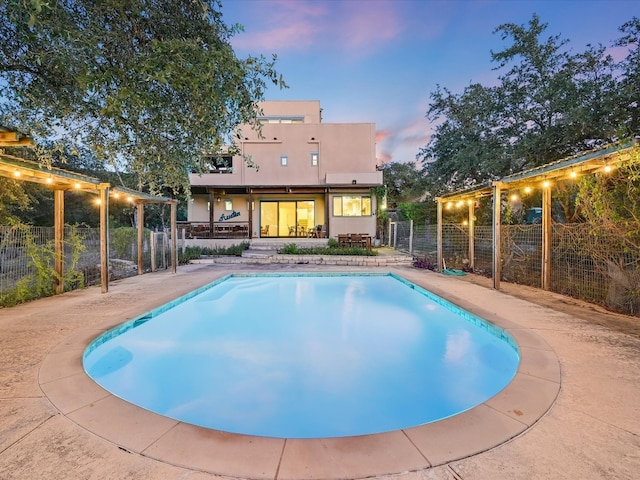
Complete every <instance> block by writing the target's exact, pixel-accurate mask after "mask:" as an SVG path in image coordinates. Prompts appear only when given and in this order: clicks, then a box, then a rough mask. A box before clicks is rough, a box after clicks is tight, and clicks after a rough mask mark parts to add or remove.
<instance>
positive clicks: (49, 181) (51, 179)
mask: <svg viewBox="0 0 640 480" xmlns="http://www.w3.org/2000/svg"><path fill="white" fill-rule="evenodd" d="M47 183H48V184H49V185H51V184H52V183H53V178H51V177H47Z"/></svg>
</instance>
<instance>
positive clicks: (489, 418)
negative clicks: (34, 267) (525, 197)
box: [0, 264, 640, 480]
mask: <svg viewBox="0 0 640 480" xmlns="http://www.w3.org/2000/svg"><path fill="white" fill-rule="evenodd" d="M267 271H269V272H271V271H281V272H326V271H333V272H337V271H349V272H357V271H363V272H365V271H366V272H368V271H384V272H387V271H388V272H393V273H395V274H398V275H400V276H402V277H404V278H406V279H407V280H409V281H412V282H414V283H416V284H419V285H421V286H423V287H425V288H427V289H428V290H430V291H432V292H434V293H436V294H438V295H440V296H442V297H444V298H446V299H448V300H450V301H451V302H453V303H455V304H457V305H459V306H461V307H463V308H466V309H467V310H469V311H471V312H473V313H475V314H477V315H480V316H482V317H483V318H486V319H488V320H490V321H492V322H495V323H497V324H498V325H501V326H503V328H506V329H508V330H509V331H510V332H512V333H513V334H514V336H515V337H516V339H517V340H518V342H519V344H520V347H521V349H522V351H523V361H522V363H521V372H519V374H520V373H521V374H522V375H523V376H522V377H517V378H516V380H515V381H514V382H513V383H512V385H510V386H509V387H507V389H505V391H504V392H501V393H502V394H499V395H498V396H496V397H494V399H490V400H489V401H487V402H485V404H483V405H481V406H480V408H477V409H473V411H470V412H467V413H470V414H469V415H466V414H462V415H460V416H456V417H452V418H451V419H447V420H444V421H441V422H436V423H435V424H431V427H430V429H428V430H420V429H421V428H422V427H417V429H406V430H403V431H399V432H391V434H390V435H387V434H381V435H373V436H365V437H353V438H347V439H340V440H335V439H328V440H317V441H315V440H314V441H311V442H305V441H292V440H278V439H264V438H258V437H247V436H240V435H231V434H224V433H221V432H215V431H210V430H206V429H199V428H197V427H191V426H185V425H184V424H180V422H175V421H173V420H170V419H166V418H165V417H160V416H158V415H155V414H151V413H149V412H146V411H144V410H142V409H139V408H137V407H133V406H131V405H129V404H126V403H125V402H123V401H121V400H119V399H117V398H115V397H113V396H111V395H109V394H108V392H105V391H104V390H102V389H100V387H98V386H97V385H95V384H94V383H93V382H92V380H90V379H89V378H88V377H86V375H84V373H83V372H82V371H81V364H80V359H81V354H82V348H83V345H86V344H87V343H88V342H89V341H90V340H91V339H92V338H93V337H95V336H97V335H98V334H99V333H100V332H102V331H104V330H105V329H106V328H109V327H110V326H113V325H116V324H118V323H121V322H122V321H125V320H128V319H131V318H134V317H136V316H138V315H140V314H142V313H144V312H146V311H149V310H151V309H152V308H154V307H156V306H159V305H161V304H163V303H165V302H167V301H169V300H172V299H174V298H176V297H178V296H180V295H182V294H185V293H187V292H189V291H191V290H193V289H195V288H197V287H200V286H202V285H205V284H207V283H209V282H211V281H213V280H215V279H216V278H219V277H221V276H223V275H226V274H229V273H234V272H267ZM485 280H486V279H482V278H479V277H475V276H467V277H451V276H447V275H442V274H438V273H434V272H430V271H426V270H419V269H415V268H413V267H409V266H391V267H384V268H383V267H378V268H374V267H352V266H350V267H345V266H321V265H311V264H308V265H300V264H282V265H274V264H259V265H256V264H232V265H225V264H193V265H188V266H181V267H179V268H178V270H177V273H176V274H172V273H170V271H162V272H156V273H153V274H147V275H143V276H138V277H133V278H127V279H123V280H119V281H116V282H113V283H112V284H111V286H110V289H109V292H108V293H105V294H102V293H100V288H99V287H92V288H88V289H85V290H77V291H73V292H69V293H65V294H63V295H59V296H56V297H51V298H45V299H41V300H37V301H34V302H31V303H28V304H25V305H20V306H17V307H14V308H11V309H2V310H0V477H1V478H2V479H3V480H4V479H7V480H9V479H22V480H24V479H39V478H42V479H44V478H46V479H50V478H55V479H74V480H75V479H98V478H118V479H124V478H132V479H133V478H135V479H154V480H155V479H184V478H189V479H195V480H204V479H223V478H230V477H231V478H260V479H263V478H264V479H266V478H272V479H302V478H309V479H312V478H318V479H320V478H323V479H329V478H335V479H337V478H365V477H367V478H371V477H375V478H384V479H403V480H418V479H435V480H461V479H464V480H471V479H473V480H496V479H503V478H504V479H509V480H519V479H522V480H525V479H527V480H529V479H572V480H575V479H581V480H583V479H601V478H612V479H614V478H615V479H629V480H631V479H635V478H637V475H638V473H637V472H639V471H640V401H638V399H639V398H640V328H639V327H638V325H639V324H640V319H638V318H636V317H626V316H622V315H616V314H612V313H609V312H606V311H604V310H602V309H600V308H598V307H595V306H593V305H589V304H585V303H583V302H578V301H576V300H573V299H569V298H566V297H562V296H559V295H556V294H553V293H549V292H546V291H542V290H534V289H530V288H526V287H518V286H516V285H511V284H509V285H504V284H503V290H502V291H496V290H493V289H491V288H490V285H488V283H490V280H488V281H485ZM536 386H537V387H536Z"/></svg>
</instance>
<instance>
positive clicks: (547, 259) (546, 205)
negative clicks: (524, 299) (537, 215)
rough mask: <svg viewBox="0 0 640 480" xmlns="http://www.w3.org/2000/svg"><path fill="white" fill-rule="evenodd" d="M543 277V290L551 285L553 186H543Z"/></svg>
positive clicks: (541, 283) (541, 280)
mask: <svg viewBox="0 0 640 480" xmlns="http://www.w3.org/2000/svg"><path fill="white" fill-rule="evenodd" d="M541 275H542V278H541V279H540V286H541V288H542V289H543V290H549V288H550V287H551V187H550V186H545V187H543V188H542V270H541Z"/></svg>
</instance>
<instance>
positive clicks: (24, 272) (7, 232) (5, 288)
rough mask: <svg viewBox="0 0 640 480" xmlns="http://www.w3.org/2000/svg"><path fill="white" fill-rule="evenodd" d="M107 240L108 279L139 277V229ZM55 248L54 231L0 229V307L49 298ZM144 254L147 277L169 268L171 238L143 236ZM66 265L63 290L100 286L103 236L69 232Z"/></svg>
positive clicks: (71, 229) (66, 234)
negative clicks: (154, 271) (156, 271)
mask: <svg viewBox="0 0 640 480" xmlns="http://www.w3.org/2000/svg"><path fill="white" fill-rule="evenodd" d="M108 238H109V240H108V241H109V248H108V250H109V279H110V280H116V279H119V278H125V277H128V276H132V275H136V274H137V273H138V258H137V256H138V234H137V229H135V228H123V229H115V230H112V231H110V232H109V236H108ZM54 242H55V233H54V229H53V227H32V226H26V225H18V226H0V306H4V305H9V304H14V303H18V302H20V301H25V300H30V299H32V298H37V297H39V296H46V294H48V292H49V291H50V290H51V289H52V288H53V285H54V283H55V281H56V277H55V267H54V262H55V245H54ZM142 251H143V258H142V265H143V271H144V272H148V271H151V270H158V269H163V268H168V266H169V263H170V258H169V257H170V254H169V234H168V233H165V232H150V231H146V230H145V232H144V235H143V248H142ZM152 255H153V258H152ZM63 259H64V270H65V272H66V275H65V279H64V283H65V289H67V290H69V289H73V288H78V287H81V286H89V285H98V284H100V282H101V278H102V275H101V258H100V230H99V229H97V228H81V227H73V226H67V227H65V230H64V255H63Z"/></svg>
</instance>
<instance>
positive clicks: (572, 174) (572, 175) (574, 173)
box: [569, 170, 578, 178]
mask: <svg viewBox="0 0 640 480" xmlns="http://www.w3.org/2000/svg"><path fill="white" fill-rule="evenodd" d="M577 176H578V174H577V173H576V172H575V170H571V173H569V177H571V178H576V177H577Z"/></svg>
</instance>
